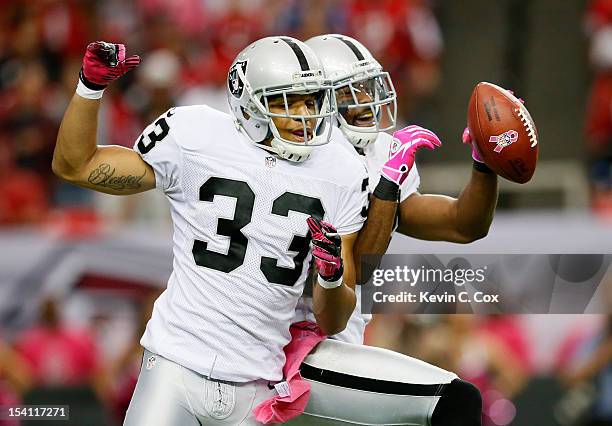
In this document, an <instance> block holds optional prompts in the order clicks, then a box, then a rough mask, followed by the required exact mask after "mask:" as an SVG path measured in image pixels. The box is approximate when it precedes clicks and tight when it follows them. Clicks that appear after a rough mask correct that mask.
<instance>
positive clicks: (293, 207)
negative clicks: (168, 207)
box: [193, 177, 325, 286]
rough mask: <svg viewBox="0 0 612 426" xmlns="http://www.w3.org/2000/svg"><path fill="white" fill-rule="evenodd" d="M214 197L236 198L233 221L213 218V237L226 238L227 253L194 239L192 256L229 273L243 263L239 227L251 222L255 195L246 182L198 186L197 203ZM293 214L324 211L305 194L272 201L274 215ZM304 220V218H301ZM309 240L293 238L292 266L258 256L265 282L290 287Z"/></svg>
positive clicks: (210, 182) (215, 180)
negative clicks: (214, 224)
mask: <svg viewBox="0 0 612 426" xmlns="http://www.w3.org/2000/svg"><path fill="white" fill-rule="evenodd" d="M216 195H224V196H226V197H233V198H235V199H236V209H235V211H234V218H233V219H225V218H219V219H217V231H216V233H217V235H221V236H225V237H229V249H228V252H227V254H221V253H217V252H214V251H211V250H209V249H208V244H207V243H206V242H205V241H200V240H195V241H194V243H193V257H194V260H195V263H196V265H198V266H203V267H206V268H210V269H215V270H217V271H221V272H225V273H229V272H232V271H233V270H235V269H236V268H238V267H240V266H241V265H242V264H243V263H244V258H245V256H246V252H247V245H248V243H249V239H248V238H247V236H246V235H244V234H243V233H242V228H244V227H245V226H247V225H248V224H249V223H250V222H251V218H252V216H253V206H254V204H255V193H254V192H253V190H252V189H251V188H250V187H249V185H248V184H247V183H246V182H243V181H239V180H233V179H226V178H219V177H211V178H210V179H208V181H206V183H204V185H202V186H201V187H200V201H207V202H211V201H213V200H214V198H215V196H216ZM290 211H294V212H298V213H304V214H306V215H312V216H314V217H316V218H317V219H320V220H321V219H323V216H324V215H325V209H324V208H323V204H322V203H321V200H319V199H318V198H313V197H308V196H306V195H301V194H295V193H292V192H285V193H284V194H282V195H281V196H279V197H278V198H276V199H275V200H274V202H273V204H272V211H271V212H270V213H271V214H272V215H274V216H279V217H288V216H289V212H290ZM304 221H305V219H304ZM308 249H309V239H308V238H307V237H304V236H300V235H293V236H292V239H291V242H290V244H289V251H290V252H294V253H296V254H295V255H294V256H293V267H283V266H279V265H278V259H276V258H274V257H268V256H261V260H260V264H259V269H260V270H261V272H262V273H263V274H264V276H265V277H266V279H267V280H268V282H270V283H273V284H281V285H286V286H293V285H295V283H296V282H297V280H298V279H299V277H300V275H301V274H302V269H303V265H304V259H306V256H307V255H308Z"/></svg>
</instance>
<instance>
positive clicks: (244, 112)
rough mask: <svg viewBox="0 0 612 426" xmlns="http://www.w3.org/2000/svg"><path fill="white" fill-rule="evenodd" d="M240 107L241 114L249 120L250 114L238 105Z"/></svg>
mask: <svg viewBox="0 0 612 426" xmlns="http://www.w3.org/2000/svg"><path fill="white" fill-rule="evenodd" d="M240 109H241V110H242V116H243V117H244V119H245V120H250V119H251V115H250V114H249V113H248V112H247V110H246V109H244V107H240Z"/></svg>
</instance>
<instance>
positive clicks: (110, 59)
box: [77, 41, 140, 99]
mask: <svg viewBox="0 0 612 426" xmlns="http://www.w3.org/2000/svg"><path fill="white" fill-rule="evenodd" d="M139 64H140V56H138V55H132V56H130V57H129V58H126V56H125V46H124V45H123V44H113V43H107V42H104V41H96V42H94V43H90V44H89V46H87V50H86V52H85V56H84V57H83V65H82V68H81V72H80V74H79V86H78V87H77V93H78V94H79V95H81V96H83V97H86V98H90V99H99V98H100V97H101V96H102V91H103V90H104V89H105V88H106V86H107V85H108V84H109V83H111V82H112V81H113V80H116V79H118V78H119V77H121V76H122V75H123V74H125V73H127V72H128V71H130V70H132V69H134V68H136V67H137V66H138V65H139ZM83 86H84V87H83Z"/></svg>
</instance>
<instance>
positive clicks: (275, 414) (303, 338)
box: [253, 321, 327, 425]
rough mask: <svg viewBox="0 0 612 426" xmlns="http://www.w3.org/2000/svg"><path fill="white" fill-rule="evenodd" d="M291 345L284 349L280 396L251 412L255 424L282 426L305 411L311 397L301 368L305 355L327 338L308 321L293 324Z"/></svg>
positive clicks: (279, 387) (263, 403) (316, 326)
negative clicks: (284, 357) (255, 420)
mask: <svg viewBox="0 0 612 426" xmlns="http://www.w3.org/2000/svg"><path fill="white" fill-rule="evenodd" d="M289 331H290V332H291V342H289V344H288V345H287V346H285V356H286V358H287V361H286V362H285V366H284V367H283V376H284V377H285V382H282V383H279V384H277V385H276V389H277V391H278V392H279V395H276V396H274V397H272V398H270V399H267V400H265V401H264V402H262V403H261V404H259V405H258V406H257V407H255V409H253V414H255V418H256V419H257V421H258V422H261V423H263V424H266V425H267V424H270V423H284V422H288V421H289V420H291V419H292V418H294V417H297V416H299V415H300V414H302V413H303V412H304V409H305V408H306V405H307V404H308V398H309V396H310V384H309V383H308V382H307V381H306V380H304V379H302V376H301V374H300V365H301V364H302V361H304V358H306V355H308V354H309V353H310V351H311V350H312V349H313V348H314V347H315V346H316V345H317V344H318V343H319V342H320V341H321V340H324V339H325V338H326V337H327V336H326V335H325V334H323V332H322V331H321V329H320V328H319V326H318V325H316V324H315V323H313V322H309V321H302V322H297V323H295V324H292V325H291V327H290V328H289Z"/></svg>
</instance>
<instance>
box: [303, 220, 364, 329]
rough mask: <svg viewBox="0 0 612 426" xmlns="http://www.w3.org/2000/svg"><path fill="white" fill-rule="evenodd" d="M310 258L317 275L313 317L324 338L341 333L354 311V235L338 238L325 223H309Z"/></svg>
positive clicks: (314, 289)
mask: <svg viewBox="0 0 612 426" xmlns="http://www.w3.org/2000/svg"><path fill="white" fill-rule="evenodd" d="M308 226H309V228H310V233H311V235H312V243H313V251H312V254H313V257H314V259H315V264H316V266H317V269H318V271H319V274H318V277H317V283H315V285H314V288H313V313H314V315H315V318H316V320H317V324H318V325H319V327H321V330H323V332H325V334H327V335H333V334H337V333H340V332H341V331H342V330H344V328H345V327H346V323H347V322H348V319H349V317H350V316H351V314H352V313H353V310H354V309H355V304H356V302H357V300H356V297H355V291H354V290H353V289H354V288H355V263H354V261H353V245H354V243H355V240H356V239H357V233H353V234H349V235H343V236H342V237H340V236H339V235H338V234H337V233H336V230H335V228H334V227H333V226H331V225H330V224H328V223H326V222H322V221H317V220H316V219H313V218H310V219H308Z"/></svg>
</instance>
